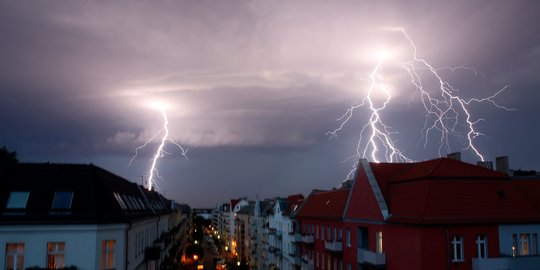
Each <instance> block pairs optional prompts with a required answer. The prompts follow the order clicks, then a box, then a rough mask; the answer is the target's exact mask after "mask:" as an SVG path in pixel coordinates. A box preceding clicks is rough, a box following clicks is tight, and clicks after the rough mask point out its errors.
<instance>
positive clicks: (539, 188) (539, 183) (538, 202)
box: [512, 179, 540, 211]
mask: <svg viewBox="0 0 540 270" xmlns="http://www.w3.org/2000/svg"><path fill="white" fill-rule="evenodd" d="M512 183H514V185H515V186H516V188H517V189H519V191H521V193H522V194H523V195H524V196H525V197H526V198H527V199H528V200H529V201H530V202H531V203H532V204H533V205H534V207H535V208H536V210H538V211H540V179H512Z"/></svg>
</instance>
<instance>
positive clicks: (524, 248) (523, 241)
mask: <svg viewBox="0 0 540 270" xmlns="http://www.w3.org/2000/svg"><path fill="white" fill-rule="evenodd" d="M519 255H521V256H527V255H529V234H528V233H522V234H520V235H519Z"/></svg>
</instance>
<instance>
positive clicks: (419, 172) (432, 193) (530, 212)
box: [370, 158, 540, 224]
mask: <svg viewBox="0 0 540 270" xmlns="http://www.w3.org/2000/svg"><path fill="white" fill-rule="evenodd" d="M370 167H371V169H372V170H373V174H374V175H375V178H376V179H377V183H378V184H379V187H380V189H381V191H382V193H383V196H384V198H385V201H386V203H387V204H388V207H389V212H390V214H391V217H390V218H389V221H391V222H401V223H420V224H442V223H445V224H448V223H493V222H496V223H510V222H537V221H540V212H539V209H540V203H535V202H537V201H538V200H537V199H538V198H540V191H539V189H540V185H539V184H540V182H537V183H536V185H534V184H531V183H525V182H523V183H518V182H517V181H513V180H512V179H511V178H510V177H509V176H508V175H506V174H504V173H500V172H496V171H492V170H489V169H486V168H484V167H480V166H476V165H472V164H468V163H464V162H461V161H458V160H453V159H447V158H439V159H434V160H428V161H424V162H417V163H370ZM519 185H522V186H523V188H522V189H524V190H531V192H530V194H529V195H528V196H524V194H523V191H520V188H519ZM535 200H536V201H535Z"/></svg>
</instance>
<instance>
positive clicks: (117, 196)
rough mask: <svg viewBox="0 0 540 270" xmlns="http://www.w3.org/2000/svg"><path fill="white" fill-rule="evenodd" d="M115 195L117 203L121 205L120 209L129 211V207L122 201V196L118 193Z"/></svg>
mask: <svg viewBox="0 0 540 270" xmlns="http://www.w3.org/2000/svg"><path fill="white" fill-rule="evenodd" d="M113 195H114V198H116V201H117V202H118V204H119V205H120V207H121V208H122V210H126V209H127V205H126V204H125V203H124V201H123V200H122V196H121V195H120V194H118V193H113Z"/></svg>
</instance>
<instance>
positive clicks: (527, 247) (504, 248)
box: [499, 224, 540, 256]
mask: <svg viewBox="0 0 540 270" xmlns="http://www.w3.org/2000/svg"><path fill="white" fill-rule="evenodd" d="M539 236H540V224H520V225H501V226H499V249H500V253H501V256H529V255H540V252H539V250H538V247H539V243H538V237H539Z"/></svg>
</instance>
